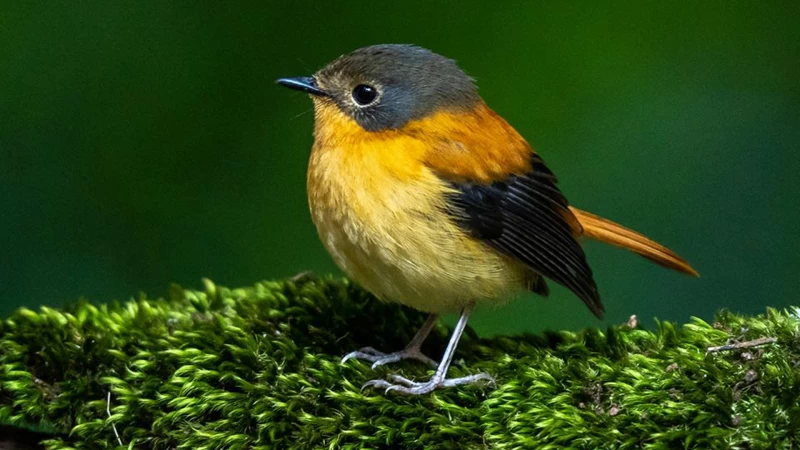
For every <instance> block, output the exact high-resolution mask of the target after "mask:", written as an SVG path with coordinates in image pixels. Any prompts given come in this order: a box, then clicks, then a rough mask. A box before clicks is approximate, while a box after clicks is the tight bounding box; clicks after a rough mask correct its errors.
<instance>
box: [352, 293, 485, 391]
mask: <svg viewBox="0 0 800 450" xmlns="http://www.w3.org/2000/svg"><path fill="white" fill-rule="evenodd" d="M474 306H475V304H474V303H473V304H471V305H469V306H467V307H466V308H464V309H463V310H462V311H461V316H460V317H459V318H458V323H456V327H455V329H454V330H453V335H452V336H451V337H450V342H449V343H448V344H447V349H446V350H445V351H444V355H443V356H442V362H441V363H439V366H438V367H437V368H436V372H435V373H434V374H433V376H432V377H431V379H430V380H428V381H426V382H424V383H418V382H416V381H411V380H409V379H407V378H404V377H401V376H399V375H392V376H391V377H390V379H391V380H392V382H393V383H390V382H388V381H386V380H372V381H368V382H367V383H366V384H365V385H364V388H367V387H377V388H381V389H386V392H389V391H397V392H399V393H401V394H408V395H420V394H427V393H429V392H432V391H433V390H435V389H441V388H446V387H453V386H458V385H461V384H471V383H475V382H478V381H483V382H486V383H489V384H494V378H492V377H491V376H490V375H489V374H486V373H479V374H475V375H469V376H466V377H461V378H449V379H448V378H445V376H446V375H447V369H448V368H449V367H450V362H451V361H452V360H453V354H454V353H455V351H456V347H457V346H458V341H459V339H461V334H462V333H463V332H464V328H466V326H467V320H469V315H470V313H471V312H472V309H473V308H474Z"/></svg>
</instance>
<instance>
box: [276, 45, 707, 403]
mask: <svg viewBox="0 0 800 450" xmlns="http://www.w3.org/2000/svg"><path fill="white" fill-rule="evenodd" d="M276 83H277V84H279V85H282V86H285V87H287V88H290V89H294V90H298V91H301V92H304V93H306V94H308V95H309V97H310V98H311V100H312V101H313V104H314V132H313V136H314V143H313V145H312V148H311V153H310V156H309V162H308V171H307V176H306V187H307V189H306V190H307V197H308V204H309V209H310V212H311V219H312V221H313V222H314V225H315V227H316V229H317V232H318V235H319V238H320V240H321V241H322V244H323V246H324V247H325V248H326V249H327V251H328V253H329V254H330V255H331V257H332V259H333V260H334V262H335V263H336V265H337V266H338V267H339V268H340V269H341V270H343V272H344V273H345V274H346V275H347V276H348V277H349V278H351V279H352V280H354V281H355V282H356V283H358V284H359V285H361V286H362V287H363V288H365V289H366V290H368V291H369V292H371V293H372V294H373V295H374V296H375V297H376V298H377V299H379V300H381V301H386V302H395V303H400V304H402V305H405V306H408V307H411V308H413V309H416V310H419V311H423V312H426V313H428V314H429V316H428V319H427V320H426V321H425V322H424V324H423V325H422V327H421V328H420V329H419V331H418V332H417V334H416V335H415V336H414V337H413V338H412V340H411V341H410V342H409V344H408V345H407V346H406V347H405V348H404V349H402V350H399V351H395V352H390V353H386V352H383V351H380V350H377V349H375V348H372V347H365V348H362V349H360V350H357V351H354V352H352V353H349V354H347V355H346V356H344V358H342V363H344V362H346V361H348V360H350V359H361V360H366V361H369V362H372V363H373V369H374V368H375V367H377V366H380V365H383V364H387V363H393V362H397V361H400V360H405V359H414V360H418V361H421V362H423V363H426V364H429V365H431V366H433V367H435V371H434V372H433V375H432V376H431V377H430V378H429V379H428V380H426V381H414V380H411V379H408V378H405V377H402V376H400V375H390V376H389V377H387V379H376V380H371V381H368V382H367V383H366V384H365V385H364V387H365V388H367V387H373V388H380V389H384V390H385V391H386V392H387V393H388V392H390V391H395V392H397V393H400V394H407V395H422V394H428V393H431V392H433V391H435V390H437V389H443V388H451V387H455V386H460V385H466V384H476V383H477V384H480V383H483V384H493V383H494V379H493V378H492V376H491V375H489V374H486V373H478V374H473V375H467V376H464V377H458V378H448V377H447V371H448V368H449V366H450V363H451V362H452V360H453V354H454V352H455V350H456V347H457V345H458V341H459V339H460V337H461V334H462V333H463V331H464V329H465V327H466V325H467V321H468V319H469V317H470V314H471V313H472V311H473V309H474V308H475V306H476V305H477V304H479V303H486V304H502V303H503V302H506V301H507V300H508V299H509V298H513V297H514V296H516V295H517V294H519V293H521V292H525V291H529V292H533V293H536V294H539V295H541V296H547V295H548V293H549V287H548V284H547V281H548V280H550V281H553V282H555V283H558V284H560V285H562V286H564V287H566V288H567V289H569V290H570V291H572V292H573V293H574V294H575V295H576V296H577V297H578V298H579V299H580V300H582V301H583V303H584V304H585V305H586V306H587V307H588V308H589V310H590V311H591V312H592V313H593V314H594V315H595V316H597V317H598V318H602V316H603V312H604V306H603V303H602V302H601V299H600V294H599V292H598V289H597V285H596V283H595V280H594V276H593V273H592V270H591V268H590V266H589V264H588V262H587V260H586V255H585V253H584V251H583V248H582V242H583V240H584V239H585V238H588V239H594V240H598V241H601V242H604V243H607V244H611V245H614V246H618V247H621V248H624V249H627V250H630V251H632V252H634V253H637V254H639V255H641V256H643V257H645V258H647V259H649V260H651V261H653V262H655V263H658V264H660V265H662V266H665V267H667V268H670V269H674V270H676V271H678V272H682V273H684V274H688V275H693V276H698V273H697V271H695V270H694V269H693V268H692V266H691V265H690V264H689V263H688V262H687V261H686V260H684V259H683V258H681V257H680V256H678V255H677V254H676V253H674V252H673V251H671V250H669V249H668V248H666V247H664V246H662V245H661V244H658V243H656V242H655V241H653V240H651V239H649V238H647V237H645V236H644V235H642V234H640V233H638V232H636V231H633V230H631V229H629V228H626V227H624V226H622V225H619V224H617V223H615V222H612V221H610V220H608V219H604V218H602V217H600V216H597V215H594V214H591V213H589V212H586V211H583V210H581V209H578V208H576V207H574V206H572V205H571V204H570V203H569V202H568V201H567V199H566V197H565V196H564V194H562V192H561V190H560V189H559V187H558V180H557V178H556V176H555V175H554V173H553V172H552V171H551V170H550V169H549V168H548V167H547V165H545V162H544V160H543V159H542V157H541V156H540V155H539V154H538V153H537V152H536V151H535V150H534V149H533V147H531V145H529V144H528V142H527V141H526V140H525V139H524V138H523V137H522V136H521V135H520V133H518V132H517V131H516V130H515V129H514V128H513V127H512V126H511V125H510V124H509V123H508V122H507V121H506V120H504V119H503V118H502V117H501V116H500V115H499V114H497V113H496V112H494V111H493V110H492V109H490V108H489V106H488V105H487V104H486V102H485V101H484V100H483V99H482V97H481V96H480V95H479V94H478V91H477V86H476V83H475V81H474V80H473V79H472V78H471V77H470V76H468V75H467V74H466V73H465V72H464V71H463V70H462V69H461V68H460V67H459V66H458V64H457V63H456V62H455V61H454V60H452V59H450V58H447V57H444V56H442V55H439V54H437V53H435V52H433V51H431V50H428V49H426V48H423V47H420V46H416V45H412V44H379V45H371V46H367V47H363V48H359V49H357V50H355V51H352V52H350V53H347V54H344V55H342V56H340V57H338V58H336V59H334V60H333V61H332V62H330V63H328V64H327V65H326V66H324V67H323V68H322V69H321V70H319V71H317V72H316V73H314V74H313V75H311V76H302V77H290V78H279V79H278V80H276ZM450 312H457V313H459V316H458V321H457V322H456V325H455V327H454V329H453V331H452V334H451V337H450V340H449V342H448V344H447V347H446V348H445V350H444V353H443V354H442V357H441V360H440V361H438V362H437V361H435V360H434V359H432V358H430V357H428V356H427V355H425V354H423V353H422V351H421V346H422V343H423V342H424V341H425V339H426V337H427V336H428V335H429V333H430V332H431V330H432V329H433V328H434V327H435V325H436V323H437V321H438V319H439V317H440V315H442V314H444V313H450Z"/></svg>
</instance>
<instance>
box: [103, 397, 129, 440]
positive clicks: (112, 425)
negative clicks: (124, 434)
mask: <svg viewBox="0 0 800 450" xmlns="http://www.w3.org/2000/svg"><path fill="white" fill-rule="evenodd" d="M106 413H107V414H108V418H109V419H110V418H111V391H108V398H106ZM111 428H112V429H113V430H114V436H116V437H117V442H119V446H120V447H124V446H125V444H123V443H122V439H120V437H119V433H118V432H117V426H116V425H114V423H111Z"/></svg>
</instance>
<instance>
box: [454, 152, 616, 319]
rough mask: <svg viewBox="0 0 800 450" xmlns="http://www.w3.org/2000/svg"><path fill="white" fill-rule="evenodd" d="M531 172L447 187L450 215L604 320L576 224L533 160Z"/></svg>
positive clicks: (551, 181)
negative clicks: (488, 182) (567, 292)
mask: <svg viewBox="0 0 800 450" xmlns="http://www.w3.org/2000/svg"><path fill="white" fill-rule="evenodd" d="M531 167H532V169H531V171H530V172H529V173H527V174H525V175H522V176H517V175H512V176H509V177H508V178H506V179H504V180H501V181H496V182H494V183H492V184H481V183H451V186H452V187H453V188H455V189H456V191H457V193H455V194H453V195H452V196H451V197H450V199H449V203H450V206H451V210H452V212H453V215H454V216H455V218H456V220H457V222H458V223H459V224H460V225H461V226H463V227H464V229H465V230H466V231H467V232H468V233H470V234H471V235H472V236H474V237H476V238H478V239H482V240H484V241H486V242H487V243H488V244H490V245H491V246H492V247H494V248H496V249H497V250H499V251H501V252H502V253H505V254H507V255H510V256H512V257H514V258H516V259H518V260H520V261H522V262H523V263H525V264H526V265H527V266H529V267H530V268H531V269H532V270H533V271H535V272H536V273H538V274H541V275H544V276H545V277H547V278H550V279H551V280H553V281H555V282H556V283H559V284H561V285H563V286H565V287H567V288H569V289H570V290H571V291H572V292H574V293H575V295H577V296H578V297H579V298H580V299H581V300H583V302H584V303H586V306H588V307H589V309H590V310H592V312H593V313H594V314H595V315H596V316H597V317H602V315H603V311H604V310H605V308H604V307H603V304H602V303H601V301H600V295H599V294H598V292H597V285H596V284H595V282H594V278H593V276H592V269H591V268H589V265H588V264H587V262H586V255H585V254H584V253H583V249H582V248H581V246H580V244H579V243H578V241H577V240H576V236H575V234H574V231H573V230H580V224H579V223H578V222H577V219H576V218H575V216H573V214H572V212H571V211H570V210H569V209H568V203H567V199H566V198H565V197H564V196H563V195H562V194H561V191H559V190H558V188H557V187H556V182H557V180H556V177H555V175H553V173H552V172H551V171H550V169H548V168H547V166H545V165H544V162H543V161H542V159H541V158H540V157H539V156H538V155H536V154H533V155H532V156H531Z"/></svg>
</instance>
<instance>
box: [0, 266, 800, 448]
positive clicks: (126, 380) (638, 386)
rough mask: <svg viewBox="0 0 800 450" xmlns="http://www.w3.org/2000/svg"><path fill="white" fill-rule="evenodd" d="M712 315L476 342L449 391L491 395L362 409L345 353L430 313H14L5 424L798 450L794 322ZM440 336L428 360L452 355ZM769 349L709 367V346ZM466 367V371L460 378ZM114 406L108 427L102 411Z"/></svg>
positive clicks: (155, 305)
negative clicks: (486, 382)
mask: <svg viewBox="0 0 800 450" xmlns="http://www.w3.org/2000/svg"><path fill="white" fill-rule="evenodd" d="M795 314H796V312H795V313H789V312H777V311H772V310H770V311H768V312H767V314H766V315H765V316H758V317H738V316H734V315H732V314H725V313H723V314H720V316H719V317H718V321H717V322H716V323H715V324H713V325H711V324H707V323H704V322H702V321H700V320H694V321H692V322H691V323H689V324H686V325H684V326H682V327H677V326H675V325H673V324H671V323H661V324H659V325H658V327H657V329H656V330H654V331H646V330H644V329H638V328H637V329H631V328H630V327H628V326H626V325H620V326H619V327H613V328H610V329H608V330H606V331H605V332H600V331H597V330H586V331H583V332H578V333H571V332H561V333H549V334H545V335H543V336H534V335H520V336H503V337H497V338H492V339H478V338H477V337H476V336H474V333H469V332H468V333H467V335H465V337H464V339H463V341H462V342H461V345H460V346H459V351H458V353H457V354H456V360H457V361H458V362H459V364H458V365H456V366H455V367H454V368H453V369H451V374H452V375H454V376H458V375H464V374H468V373H474V372H477V371H486V372H489V373H491V374H493V375H494V376H495V377H496V378H497V381H498V385H497V387H496V388H488V387H477V386H470V387H463V388H457V389H451V390H445V391H437V392H435V393H434V394H432V395H428V396H422V397H413V398H409V397H403V396H399V395H389V396H385V395H383V393H382V392H376V391H366V392H361V391H360V387H361V385H362V384H363V383H364V382H365V381H367V380H369V379H372V378H375V377H381V376H385V375H386V374H387V373H389V372H391V371H400V372H402V373H403V374H405V375H406V376H409V377H412V378H417V379H421V378H424V377H426V376H428V374H429V373H430V370H429V369H428V368H427V367H424V366H421V365H419V364H418V363H413V362H407V363H406V362H404V363H399V364H395V365H392V366H389V367H384V368H380V369H378V370H376V371H372V370H371V369H370V368H369V365H368V364H367V363H364V362H359V361H351V362H348V363H347V364H345V365H340V364H339V358H340V357H341V356H342V355H343V354H345V353H347V352H348V351H350V350H352V349H355V348H358V347H361V346H365V345H373V346H375V347H377V348H381V349H399V348H401V347H402V346H403V345H405V343H406V341H407V340H409V339H410V338H411V336H412V335H413V333H414V332H415V331H416V328H417V327H418V326H419V325H421V323H422V322H423V321H424V315H423V314H419V313H416V312H412V311H409V310H406V309H402V308H400V307H397V306H395V305H387V304H381V303H379V302H377V301H375V300H374V299H372V298H371V297H370V296H369V295H368V294H366V293H364V292H363V291H361V290H359V289H358V288H356V287H354V286H351V285H350V284H348V283H347V282H346V281H341V280H331V279H326V280H317V279H309V280H305V281H298V282H292V281H286V282H264V283H260V284H258V285H256V286H255V287H252V288H246V289H226V288H222V287H219V286H214V285H213V284H212V283H210V282H207V283H206V290H205V291H203V292H198V291H189V290H183V289H180V288H177V287H176V288H175V289H173V295H172V298H171V299H169V300H151V299H144V298H142V299H140V300H138V301H131V302H128V303H121V304H109V305H101V306H96V305H91V304H88V303H82V304H78V305H75V306H74V307H71V308H69V309H67V310H65V311H60V310H54V309H47V308H43V309H42V310H41V311H39V312H34V311H30V310H24V309H23V310H20V311H18V312H16V313H15V314H14V315H13V316H11V317H10V318H8V319H6V320H5V321H3V322H2V324H1V325H0V352H2V353H0V424H6V425H13V426H18V427H36V428H39V429H44V430H45V431H48V432H51V433H52V437H51V438H50V439H49V440H47V441H45V447H46V448H49V449H67V448H80V449H102V448H115V447H118V446H119V441H118V439H117V437H116V435H115V431H114V428H116V430H117V431H118V433H119V439H120V440H121V441H122V442H123V444H124V446H125V447H127V448H141V449H150V448H152V449H173V448H179V449H212V448H235V449H245V448H247V449H249V448H258V449H268V448H269V449H271V448H276V449H305V448H331V449H335V448H408V449H417V448H437V449H438V448H453V449H456V448H457V449H462V448H467V449H469V448H497V449H512V448H514V449H523V448H541V449H555V448H586V449H605V448H631V449H634V448H635V449H638V448H648V449H672V448H719V449H723V448H724V449H728V448H739V449H777V448H798V447H800V404H798V395H799V394H800V368H799V367H798V364H799V362H800V321H799V320H798V318H797V317H796V315H795ZM447 331H448V330H446V329H445V327H443V326H439V327H438V328H436V329H435V330H434V332H433V334H432V336H431V337H430V338H429V341H428V342H427V343H426V345H425V347H424V348H425V349H426V350H427V352H428V353H429V354H431V355H438V354H440V352H441V350H442V349H443V348H444V345H445V343H446V340H447ZM765 336H772V337H776V338H777V341H776V342H775V343H773V344H771V345H767V346H762V347H758V348H749V349H741V350H733V351H725V352H718V353H712V354H707V353H706V349H707V347H710V346H716V345H721V344H725V343H727V342H733V341H741V340H745V339H754V338H760V337H765ZM462 364H463V366H462ZM109 392H110V394H111V402H110V406H111V413H112V414H111V416H110V417H109V416H108V415H107V413H106V407H107V398H108V397H107V396H108V393H109Z"/></svg>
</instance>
